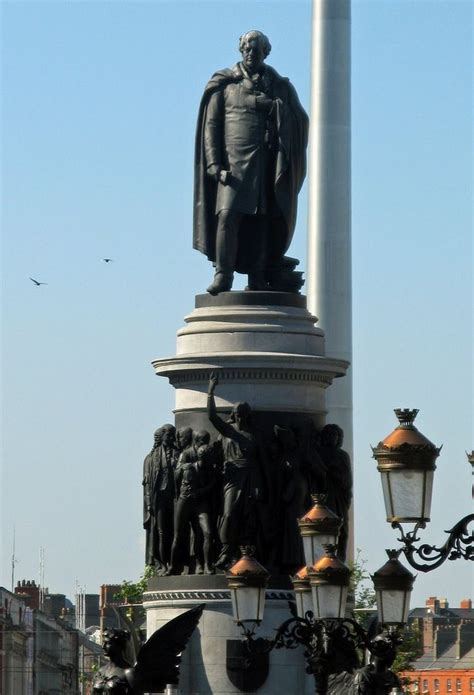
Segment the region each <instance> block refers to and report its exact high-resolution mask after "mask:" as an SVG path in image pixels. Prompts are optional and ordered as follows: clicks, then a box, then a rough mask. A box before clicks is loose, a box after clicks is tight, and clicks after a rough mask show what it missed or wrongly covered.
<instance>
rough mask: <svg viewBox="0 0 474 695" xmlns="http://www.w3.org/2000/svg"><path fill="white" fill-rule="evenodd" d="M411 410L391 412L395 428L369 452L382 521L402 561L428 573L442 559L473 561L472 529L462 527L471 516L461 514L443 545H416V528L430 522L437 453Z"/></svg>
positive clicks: (473, 517) (465, 526)
mask: <svg viewBox="0 0 474 695" xmlns="http://www.w3.org/2000/svg"><path fill="white" fill-rule="evenodd" d="M417 413H418V410H409V409H403V410H401V409H397V410H395V415H396V416H397V418H398V420H399V423H400V424H399V426H398V427H397V428H396V429H395V430H394V431H393V432H392V433H391V434H389V435H388V437H386V438H385V439H384V440H383V441H382V442H380V443H379V444H378V445H377V446H376V447H373V448H372V451H373V456H374V458H375V459H376V461H377V469H378V471H379V472H380V475H381V479H382V489H383V493H384V500H385V509H386V513H387V521H388V522H390V523H391V524H392V527H393V528H396V529H398V530H399V531H400V533H401V538H399V540H400V541H401V542H402V543H403V548H402V551H403V553H404V554H405V557H406V559H407V561H408V563H409V564H410V565H411V566H412V567H414V568H415V569H417V570H419V571H421V572H429V571H431V570H434V569H436V568H437V567H439V566H440V565H442V564H443V562H444V561H445V560H447V559H449V560H457V559H458V558H464V559H465V560H474V533H469V531H468V527H469V525H470V524H471V523H472V522H474V514H469V515H468V516H465V517H464V518H463V519H461V520H460V521H458V522H457V523H456V524H455V525H454V526H453V527H452V528H451V529H450V530H449V531H447V532H446V533H448V534H449V536H448V540H447V541H446V543H445V544H444V545H443V546H441V547H436V546H431V545H428V544H426V543H425V544H422V545H420V546H419V547H416V545H415V543H417V541H419V538H418V536H417V534H418V531H419V530H420V529H423V528H425V526H426V523H427V522H428V521H429V520H430V513H431V496H432V490H433V476H434V471H435V469H436V465H435V461H436V458H437V457H438V454H439V452H440V451H441V447H440V448H437V447H436V446H435V445H434V444H432V443H431V442H430V441H429V439H427V438H426V437H425V436H424V435H423V434H421V432H419V431H418V430H417V428H416V427H415V426H414V424H413V422H414V420H415V417H416V415H417ZM469 456H470V455H469V454H468V459H469V460H470V458H469ZM404 523H411V524H414V525H415V526H414V529H413V530H412V531H408V532H406V533H405V531H404V529H403V526H402V524H404ZM415 556H418V558H420V559H421V560H422V561H423V562H418V561H417V559H416V558H415Z"/></svg>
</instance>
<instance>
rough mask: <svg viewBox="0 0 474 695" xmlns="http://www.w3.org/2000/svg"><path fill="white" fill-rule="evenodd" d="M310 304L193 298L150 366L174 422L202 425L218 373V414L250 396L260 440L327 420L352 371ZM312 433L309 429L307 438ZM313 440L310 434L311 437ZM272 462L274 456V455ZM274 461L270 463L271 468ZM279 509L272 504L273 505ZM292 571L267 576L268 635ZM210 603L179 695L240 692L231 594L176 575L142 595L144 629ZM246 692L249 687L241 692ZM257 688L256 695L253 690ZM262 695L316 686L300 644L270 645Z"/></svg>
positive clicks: (283, 607) (220, 583)
mask: <svg viewBox="0 0 474 695" xmlns="http://www.w3.org/2000/svg"><path fill="white" fill-rule="evenodd" d="M316 322H317V319H316V317H315V316H313V315H312V314H311V313H310V312H309V311H308V310H307V308H306V298H305V297H304V296H301V295H296V294H290V293H285V292H224V293H222V294H220V295H218V296H216V297H212V296H210V295H208V294H206V295H198V296H197V297H196V306H195V309H194V310H193V311H192V312H191V313H190V314H189V315H188V316H187V317H186V318H185V323H186V325H185V327H184V328H181V329H180V330H179V331H178V335H177V349H176V355H175V356H174V357H170V358H165V359H162V358H160V359H157V360H155V361H154V362H153V366H154V368H155V371H156V374H157V375H159V376H165V377H168V379H169V381H170V383H171V384H172V386H174V388H175V389H176V409H175V419H176V426H177V427H184V426H188V427H192V429H193V430H201V429H207V430H209V431H210V432H211V434H212V435H216V432H215V431H213V428H212V426H211V425H210V422H209V420H208V418H207V414H206V404H207V390H208V383H209V377H210V375H211V373H212V372H213V371H214V372H217V373H218V376H219V385H218V388H217V389H216V393H215V397H216V405H217V410H218V411H219V412H220V414H221V415H222V416H225V414H227V413H229V412H230V410H231V409H232V408H233V406H234V405H235V404H236V403H238V402H239V401H247V402H248V403H249V404H250V406H251V408H252V419H253V424H254V426H255V428H256V429H257V430H258V431H259V434H260V435H261V437H262V439H263V441H264V443H265V444H267V445H269V446H271V443H272V441H274V433H273V428H274V425H276V424H278V425H280V426H287V427H288V426H291V427H293V428H294V429H295V430H296V432H297V433H298V436H299V437H300V436H301V438H303V437H304V436H306V435H307V434H308V432H309V433H311V431H312V430H314V428H316V429H318V430H319V429H320V428H321V427H322V426H323V425H324V424H325V414H326V406H325V393H326V389H327V387H328V386H329V385H330V384H331V383H332V381H333V379H334V378H335V377H340V376H343V375H344V374H345V372H346V369H347V367H348V364H347V362H345V361H344V360H337V359H332V358H330V357H327V356H326V355H325V346H324V333H323V331H322V330H321V329H319V328H317V327H316V326H315V323H316ZM308 436H309V439H310V437H311V434H309V435H308ZM308 441H309V440H308ZM270 458H271V457H270ZM272 463H273V461H271V460H270V464H269V465H270V466H271V465H272ZM275 508H276V509H278V501H277V505H276V507H275ZM291 598H292V592H291V584H290V582H289V579H288V577H273V578H272V583H271V584H270V586H269V589H268V591H267V602H266V607H265V619H264V622H263V623H262V625H261V626H260V628H259V629H258V633H257V636H261V637H270V638H271V637H272V636H273V635H274V630H275V628H276V627H278V626H279V625H280V624H281V623H282V622H283V621H284V620H286V619H288V618H289V617H290V612H289V609H288V600H289V599H291ZM199 603H205V604H206V609H205V611H204V613H203V617H202V619H201V622H200V624H199V627H198V629H197V630H196V632H195V634H194V635H193V637H192V639H191V642H190V644H189V645H188V647H187V649H186V650H185V652H184V654H183V664H182V669H181V680H180V686H179V693H180V695H211V694H212V695H228V694H229V695H230V693H238V692H241V691H240V690H239V689H238V688H237V687H236V686H235V685H234V684H233V683H232V680H231V679H229V676H228V672H227V670H226V662H227V653H228V648H229V645H228V642H229V640H240V639H241V635H240V630H239V628H238V627H237V626H236V625H235V623H234V621H233V618H232V609H231V602H230V592H229V590H228V589H227V583H226V580H225V577H224V576H223V575H214V576H196V575H189V576H177V577H162V578H156V579H154V580H152V581H151V582H150V584H149V587H148V591H147V592H146V593H145V596H144V607H145V609H146V614H147V632H148V634H151V632H153V631H154V630H155V629H156V628H157V627H159V626H160V625H161V624H163V623H164V622H166V621H167V620H169V619H171V618H173V617H174V616H176V615H178V613H179V612H181V611H184V610H186V609H188V608H190V607H192V606H194V605H196V604H199ZM247 692H249V691H247ZM252 692H253V691H252ZM258 692H259V693H261V695H289V694H293V693H294V694H295V695H296V693H298V695H300V694H301V695H304V694H305V693H308V694H309V693H312V692H314V682H313V679H312V678H311V677H309V676H307V675H306V673H305V664H304V659H303V654H302V650H301V649H296V650H287V649H281V650H276V651H273V652H272V653H271V655H270V659H269V673H268V677H267V679H266V681H265V683H264V684H263V685H262V686H261V687H260V688H259V689H258Z"/></svg>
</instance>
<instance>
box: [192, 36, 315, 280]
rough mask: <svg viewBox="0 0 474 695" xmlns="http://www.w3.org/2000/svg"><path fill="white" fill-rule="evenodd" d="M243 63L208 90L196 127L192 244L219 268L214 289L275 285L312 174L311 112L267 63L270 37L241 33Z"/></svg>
mask: <svg viewBox="0 0 474 695" xmlns="http://www.w3.org/2000/svg"><path fill="white" fill-rule="evenodd" d="M239 49H240V52H241V54H242V61H241V62H239V63H237V64H236V65H234V67H233V68H228V69H224V70H220V71H218V72H216V73H215V74H214V75H213V76H212V78H211V79H210V81H209V82H208V84H207V85H206V88H205V90H204V95H203V98H202V101H201V106H200V109H199V116H198V124H197V131H196V152H195V187H194V239H193V246H194V248H195V249H198V250H199V251H201V252H202V253H204V254H205V255H206V256H207V257H208V258H209V260H211V261H212V262H213V264H214V265H215V269H216V270H215V276H214V280H213V282H212V284H211V285H210V286H209V287H208V292H210V293H211V294H218V293H219V292H225V291H228V290H230V289H231V287H232V282H233V277H234V272H235V271H237V272H239V273H246V274H248V278H249V282H248V289H250V290H265V289H275V288H274V287H272V286H271V282H270V276H271V272H273V274H275V272H277V271H275V268H278V267H279V265H283V258H284V254H285V252H286V250H287V249H288V247H289V245H290V242H291V238H292V236H293V231H294V227H295V222H296V210H297V197H298V192H299V190H300V188H301V185H302V183H303V180H304V177H305V174H306V146H307V140H308V117H307V115H306V113H305V111H304V109H303V107H302V106H301V104H300V102H299V100H298V96H297V94H296V91H295V89H294V87H293V86H292V85H291V84H290V82H289V80H288V79H287V78H285V77H281V76H280V75H279V74H278V73H277V71H276V70H275V69H274V68H272V67H270V66H268V65H266V64H265V62H264V61H265V58H266V57H267V56H268V54H269V53H270V50H271V45H270V41H269V40H268V38H267V37H266V36H265V35H264V34H262V32H260V31H249V32H247V33H246V34H244V35H243V36H241V37H240V43H239Z"/></svg>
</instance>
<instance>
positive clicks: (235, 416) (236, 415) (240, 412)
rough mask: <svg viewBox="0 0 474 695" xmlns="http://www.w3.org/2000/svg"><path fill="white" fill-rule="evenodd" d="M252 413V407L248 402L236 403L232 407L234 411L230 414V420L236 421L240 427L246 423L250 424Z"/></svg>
mask: <svg viewBox="0 0 474 695" xmlns="http://www.w3.org/2000/svg"><path fill="white" fill-rule="evenodd" d="M251 415H252V409H251V408H250V406H249V404H248V403H245V402H241V403H236V404H235V405H234V407H233V408H232V412H231V414H230V422H235V423H236V424H237V425H238V426H239V427H240V426H241V425H244V424H247V425H249V424H250V421H251Z"/></svg>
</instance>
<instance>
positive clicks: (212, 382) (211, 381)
mask: <svg viewBox="0 0 474 695" xmlns="http://www.w3.org/2000/svg"><path fill="white" fill-rule="evenodd" d="M218 383H219V377H218V376H217V374H216V372H211V376H210V377H209V393H214V389H215V388H216V386H217V384H218Z"/></svg>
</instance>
